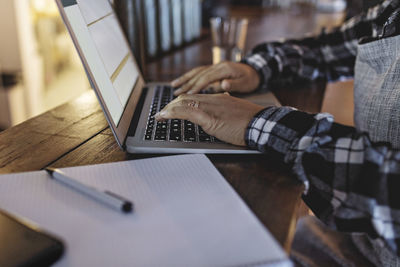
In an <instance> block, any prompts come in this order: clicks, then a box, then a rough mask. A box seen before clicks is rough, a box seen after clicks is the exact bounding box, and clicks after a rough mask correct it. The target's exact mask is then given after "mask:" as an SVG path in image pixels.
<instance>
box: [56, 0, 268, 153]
mask: <svg viewBox="0 0 400 267" xmlns="http://www.w3.org/2000/svg"><path fill="white" fill-rule="evenodd" d="M56 2H57V5H58V8H59V10H60V13H61V16H62V18H63V20H64V23H65V24H66V26H67V28H68V31H69V33H70V35H71V37H72V40H73V42H74V44H75V47H76V49H77V51H78V53H79V56H80V58H81V60H82V63H83V66H84V68H85V70H86V72H87V75H88V78H89V80H90V82H91V86H92V87H93V89H94V91H95V92H96V95H97V97H98V99H99V101H100V104H101V107H102V109H103V111H104V114H105V116H106V118H107V121H108V123H109V125H110V127H111V129H112V131H113V133H114V136H115V139H116V140H117V142H118V144H119V146H120V147H121V148H122V149H124V150H127V151H128V152H130V153H229V154H234V153H257V152H256V151H253V150H248V149H245V148H242V147H238V146H233V145H230V144H226V143H223V142H221V141H220V140H218V139H217V138H215V137H213V136H209V135H207V134H206V133H205V132H204V131H203V130H202V129H201V127H199V126H197V125H194V124H193V123H191V122H189V121H183V120H169V121H167V122H156V121H155V120H154V118H153V115H154V114H155V113H156V112H158V111H159V110H161V109H162V108H163V107H164V106H165V105H167V104H168V102H169V101H171V100H172V99H173V89H172V88H171V87H169V86H168V85H167V84H162V83H152V84H145V82H144V79H143V77H142V75H141V73H140V71H139V69H138V67H137V64H136V61H135V58H134V57H133V55H132V53H131V51H130V48H129V45H128V42H127V40H126V38H125V37H124V34H123V32H122V29H121V27H120V25H119V22H118V19H117V16H116V14H115V12H114V11H113V9H112V6H111V5H110V3H109V1H108V0H56ZM270 97H271V95H270ZM270 97H267V98H268V99H269V101H270V99H271V98H270ZM256 99H258V100H259V99H260V97H257V98H256Z"/></svg>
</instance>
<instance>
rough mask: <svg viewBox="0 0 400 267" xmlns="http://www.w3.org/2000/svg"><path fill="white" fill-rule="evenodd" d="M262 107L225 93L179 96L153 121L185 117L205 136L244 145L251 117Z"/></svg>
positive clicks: (184, 118)
mask: <svg viewBox="0 0 400 267" xmlns="http://www.w3.org/2000/svg"><path fill="white" fill-rule="evenodd" d="M262 109H264V107H263V106H259V105H256V104H253V103H251V102H248V101H246V100H243V99H240V98H236V97H232V96H230V95H229V94H228V93H225V94H213V95H207V94H203V95H201V94H200V95H199V94H196V95H187V94H185V95H180V96H179V97H178V98H176V99H175V100H173V101H172V102H171V103H169V104H168V105H167V106H166V107H165V108H164V109H163V110H161V111H160V112H159V113H157V114H156V116H155V119H156V120H157V121H163V120H167V119H183V120H189V121H191V122H193V123H195V124H198V125H200V126H201V127H202V128H203V130H204V131H205V132H206V133H208V134H209V135H212V136H215V137H217V138H218V139H220V140H222V141H225V142H227V143H231V144H234V145H239V146H245V145H246V143H245V140H244V138H245V132H246V129H247V126H248V124H249V123H250V121H251V119H252V118H253V117H254V115H255V114H257V113H258V112H259V111H261V110H262Z"/></svg>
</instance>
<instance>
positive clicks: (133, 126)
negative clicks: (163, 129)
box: [123, 87, 149, 150]
mask: <svg viewBox="0 0 400 267" xmlns="http://www.w3.org/2000/svg"><path fill="white" fill-rule="evenodd" d="M148 91H149V89H148V88H147V87H144V88H143V90H142V94H141V95H140V98H139V102H138V103H137V105H136V109H135V113H134V114H133V118H132V121H131V125H130V126H129V130H128V134H127V135H126V138H127V137H128V136H134V135H135V132H136V128H137V125H138V123H139V119H140V115H141V114H142V109H143V106H144V101H145V99H146V96H147V93H148ZM126 138H125V142H124V145H123V149H124V150H126Z"/></svg>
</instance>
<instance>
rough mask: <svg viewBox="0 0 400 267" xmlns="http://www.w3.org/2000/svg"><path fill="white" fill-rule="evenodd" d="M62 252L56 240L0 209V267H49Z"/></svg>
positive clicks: (62, 247)
mask: <svg viewBox="0 0 400 267" xmlns="http://www.w3.org/2000/svg"><path fill="white" fill-rule="evenodd" d="M63 251H64V245H63V243H62V242H61V241H60V240H58V238H55V237H53V236H51V235H50V234H48V233H46V232H44V231H43V230H41V229H39V228H38V227H37V226H35V225H34V224H32V223H29V222H27V221H25V220H23V219H19V218H17V217H14V216H12V215H10V214H8V213H6V212H5V211H2V210H0V266H4V267H8V266H50V265H51V264H53V263H54V262H56V261H57V260H58V259H59V258H60V257H61V255H62V254H63Z"/></svg>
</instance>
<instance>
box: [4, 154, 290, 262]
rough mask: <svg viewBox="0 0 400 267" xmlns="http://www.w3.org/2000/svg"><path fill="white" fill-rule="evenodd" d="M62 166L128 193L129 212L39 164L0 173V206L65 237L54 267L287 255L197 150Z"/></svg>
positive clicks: (87, 179)
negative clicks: (67, 182) (63, 251)
mask: <svg viewBox="0 0 400 267" xmlns="http://www.w3.org/2000/svg"><path fill="white" fill-rule="evenodd" d="M63 171H64V172H65V173H67V174H68V175H69V176H72V177H75V178H76V179H79V180H80V181H81V182H84V183H87V184H90V185H93V186H96V187H98V188H102V189H107V190H109V191H112V192H114V193H117V194H120V195H121V196H124V197H126V198H128V199H131V200H132V201H133V202H134V205H135V211H134V213H132V214H123V213H121V212H118V211H115V210H113V209H110V208H108V207H107V206H104V205H103V204H101V203H98V202H96V201H94V200H93V199H91V198H88V197H87V196H85V195H81V194H80V193H78V192H76V191H74V190H73V189H71V188H68V187H66V186H64V185H61V184H60V183H58V182H57V181H55V180H51V179H49V178H48V176H47V174H46V172H44V171H41V172H33V173H22V174H11V175H2V176H0V208H1V209H5V210H7V211H8V212H10V213H13V214H16V215H20V216H23V217H26V218H28V219H30V220H32V221H34V222H36V223H38V224H39V225H40V226H41V227H43V228H44V229H46V230H48V231H51V232H52V233H55V234H56V235H58V236H60V237H62V238H64V240H65V243H66V247H67V250H66V254H65V255H64V257H63V258H62V260H61V261H59V262H58V263H57V264H56V266H243V265H252V264H254V263H266V262H274V261H279V260H285V259H286V256H285V254H284V252H283V251H282V249H281V248H280V247H279V246H278V244H277V243H276V241H275V240H274V239H273V238H272V237H271V236H270V234H269V233H268V232H267V230H266V229H265V228H264V227H263V226H262V225H261V224H260V222H259V221H258V220H257V219H256V218H255V216H254V215H253V214H252V213H251V212H250V210H249V209H248V208H247V206H246V205H245V204H244V203H243V201H242V200H241V199H240V198H239V197H238V196H237V194H236V192H235V191H234V190H233V189H232V188H231V187H230V186H229V184H228V183H227V182H226V181H225V179H224V178H223V177H222V176H221V175H220V174H219V172H218V171H217V170H216V169H215V167H214V166H213V165H212V164H211V162H210V161H209V160H208V159H207V158H206V157H205V156H204V155H181V156H171V157H162V158H154V159H145V160H138V161H126V162H119V163H111V164H103V165H93V166H87V167H76V168H66V169H63ZM286 263H287V261H286ZM289 265H290V263H289Z"/></svg>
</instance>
